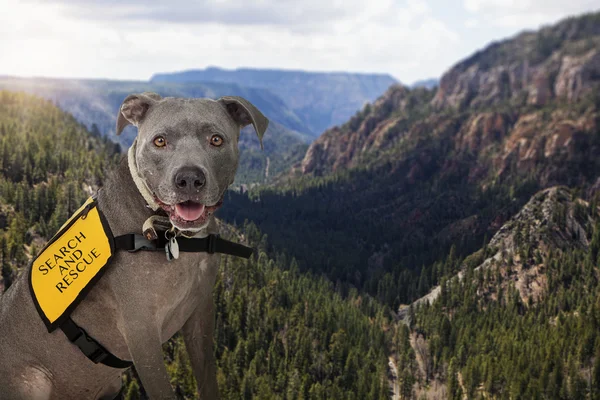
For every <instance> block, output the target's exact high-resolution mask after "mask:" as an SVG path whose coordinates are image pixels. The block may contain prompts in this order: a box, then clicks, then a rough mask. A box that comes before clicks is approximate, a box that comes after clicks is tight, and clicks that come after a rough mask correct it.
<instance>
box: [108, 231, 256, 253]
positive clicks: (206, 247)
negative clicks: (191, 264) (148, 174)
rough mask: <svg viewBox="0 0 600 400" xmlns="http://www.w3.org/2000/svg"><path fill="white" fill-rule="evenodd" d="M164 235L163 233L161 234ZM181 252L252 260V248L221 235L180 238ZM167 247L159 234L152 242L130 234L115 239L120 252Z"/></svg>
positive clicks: (155, 249)
mask: <svg viewBox="0 0 600 400" xmlns="http://www.w3.org/2000/svg"><path fill="white" fill-rule="evenodd" d="M161 233H162V232H161ZM177 243H178V244H179V251H182V252H186V253H208V254H213V253H222V254H229V255H232V256H237V257H243V258H250V256H251V255H252V252H253V250H252V248H250V247H247V246H244V245H242V244H239V243H235V242H231V241H229V240H225V239H223V238H221V237H220V236H219V235H213V234H211V235H208V236H207V237H205V238H186V237H178V238H177ZM166 245H167V239H166V238H165V235H164V234H159V235H158V239H157V240H155V241H150V240H148V239H146V238H145V237H144V236H142V235H137V234H134V233H128V234H126V235H121V236H117V237H115V247H116V248H117V249H119V250H127V251H132V252H133V251H138V250H146V251H160V250H164V248H165V246H166Z"/></svg>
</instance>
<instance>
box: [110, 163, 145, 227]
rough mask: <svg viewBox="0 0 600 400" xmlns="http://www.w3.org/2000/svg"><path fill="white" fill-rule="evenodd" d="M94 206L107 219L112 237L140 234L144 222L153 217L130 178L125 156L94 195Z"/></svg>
mask: <svg viewBox="0 0 600 400" xmlns="http://www.w3.org/2000/svg"><path fill="white" fill-rule="evenodd" d="M98 204H99V206H100V209H101V210H102V212H103V213H104V215H105V216H106V218H107V219H108V223H109V225H110V227H111V229H112V231H113V234H114V235H115V236H118V235H123V234H126V233H140V234H141V233H142V232H141V230H142V225H143V224H144V221H146V219H148V218H149V217H150V216H152V215H153V214H154V211H153V210H152V208H149V207H148V205H147V202H146V200H145V199H144V197H143V196H142V194H141V193H140V191H139V190H138V189H137V187H136V184H135V182H134V180H133V178H132V176H131V172H130V170H129V164H128V160H127V156H123V157H122V158H121V160H120V162H119V165H118V166H117V168H116V169H115V170H113V171H112V173H111V174H110V175H109V176H108V178H107V179H106V182H105V183H104V187H103V188H102V189H100V190H99V191H98Z"/></svg>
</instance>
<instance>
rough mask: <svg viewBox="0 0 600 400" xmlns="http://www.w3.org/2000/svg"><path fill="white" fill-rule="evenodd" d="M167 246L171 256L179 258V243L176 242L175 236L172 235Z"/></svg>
mask: <svg viewBox="0 0 600 400" xmlns="http://www.w3.org/2000/svg"><path fill="white" fill-rule="evenodd" d="M168 247H169V253H171V254H170V255H171V257H172V258H173V259H175V260H177V259H178V258H179V243H177V239H176V238H175V237H172V238H171V240H169V246H168Z"/></svg>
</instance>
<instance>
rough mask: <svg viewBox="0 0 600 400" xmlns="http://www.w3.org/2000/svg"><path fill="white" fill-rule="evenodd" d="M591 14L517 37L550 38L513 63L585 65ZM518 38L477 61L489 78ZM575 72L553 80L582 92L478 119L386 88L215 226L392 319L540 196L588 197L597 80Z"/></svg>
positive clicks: (434, 98) (592, 181)
mask: <svg viewBox="0 0 600 400" xmlns="http://www.w3.org/2000/svg"><path fill="white" fill-rule="evenodd" d="M599 15H600V13H598V14H591V15H584V16H582V17H580V18H572V19H568V20H566V21H563V22H561V23H558V24H557V25H555V26H553V27H548V28H544V29H542V30H541V31H540V32H538V33H536V34H532V33H528V34H526V35H528V37H538V36H539V37H546V36H548V35H550V36H552V35H558V36H557V37H560V38H562V41H560V42H555V43H554V46H555V50H553V51H551V52H550V51H547V52H546V53H544V54H547V57H546V58H543V59H541V58H539V56H537V54H538V50H537V47H535V46H534V47H527V48H524V49H522V50H521V51H520V53H519V54H522V56H523V57H528V58H530V59H531V60H536V63H535V64H534V63H533V61H532V62H531V65H538V64H544V65H545V63H547V62H550V60H558V61H559V62H560V64H561V65H571V64H569V60H575V58H573V57H574V55H573V53H569V52H565V51H566V50H565V49H570V48H579V47H578V46H580V45H582V43H583V44H585V45H586V46H589V44H592V45H593V46H595V47H593V48H591V47H585V49H586V50H585V54H596V52H598V51H599V50H600V42H599V41H598V38H599V36H593V35H591V33H593V32H595V31H594V29H595V28H594V27H595V26H597V24H594V23H593V22H594V21H597V20H598V18H599ZM565 27H568V29H567V28H565ZM565 29H566V31H568V33H569V34H568V35H567V36H564V35H562V33H561V32H564V31H565ZM532 35H533V36H532ZM536 35H538V36H536ZM522 37H523V36H518V37H517V38H515V39H512V40H509V41H507V42H502V43H503V45H502V46H498V45H492V46H490V47H489V48H487V49H486V50H484V51H483V52H482V53H480V56H479V57H483V55H485V57H486V59H489V60H495V62H496V64H494V65H490V66H488V68H489V69H494V68H496V69H501V68H502V65H504V64H503V62H504V61H503V60H504V59H505V58H504V56H503V54H504V52H500V53H498V52H499V51H500V50H502V49H504V48H505V47H507V46H508V48H512V47H510V46H513V47H515V48H517V47H518V46H519V43H520V40H521V38H522ZM552 37H553V36H552ZM582 37H584V38H585V39H581V38H582ZM540 40H541V39H540ZM582 40H583V41H582ZM512 53H517V51H516V50H514V51H513V52H512ZM535 57H538V58H535ZM507 60H508V61H507V62H508V63H510V62H512V61H511V60H512V58H508V59H507ZM463 64H464V62H462V63H459V64H458V65H457V67H454V68H453V69H451V70H450V72H448V73H447V74H444V77H443V78H442V81H444V79H446V81H447V79H448V78H446V77H447V76H454V75H453V74H454V72H453V71H456V70H460V68H461V67H460V66H461V65H463ZM574 65H575V66H574V67H573V69H572V70H571V72H567V71H564V74H569V73H570V74H572V75H573V76H579V77H580V81H581V85H582V86H581V87H582V88H583V89H582V90H581V91H579V92H578V93H579V94H578V95H577V96H572V97H570V98H568V97H556V96H555V97H549V98H548V101H547V102H545V103H544V104H540V103H536V102H533V103H532V102H529V101H527V99H524V100H523V99H521V100H519V99H517V98H515V99H514V100H510V101H506V98H504V97H502V96H501V95H500V94H498V97H497V98H496V99H495V100H494V101H492V102H489V103H485V104H486V105H485V106H484V105H483V104H482V105H481V107H479V106H475V105H472V106H469V107H466V108H460V107H453V106H451V105H444V106H441V105H440V103H439V100H438V99H440V98H445V97H444V96H442V94H443V93H444V90H445V89H444V85H443V84H440V88H438V89H437V90H428V89H425V88H416V89H409V88H406V87H404V86H401V85H395V86H392V87H391V88H390V89H389V90H388V91H387V92H386V93H385V94H384V95H383V96H381V97H380V98H379V99H377V100H376V101H375V102H374V103H373V104H367V105H366V106H365V107H363V109H362V110H360V111H359V112H358V113H357V114H355V115H354V116H353V117H352V118H350V120H349V121H348V122H346V123H345V124H342V125H341V126H338V127H334V128H331V129H329V130H327V131H326V132H324V133H323V135H321V137H319V138H318V139H316V140H315V141H314V142H313V143H311V145H310V146H309V149H308V151H307V152H306V155H305V156H304V159H303V160H302V161H301V162H299V163H297V164H296V165H294V167H293V168H292V169H291V170H290V171H289V172H288V173H287V174H284V175H282V176H281V177H279V178H278V179H277V180H276V181H275V183H274V184H273V185H272V186H271V187H262V188H257V189H255V190H251V191H250V192H249V193H248V194H246V193H235V192H232V193H230V198H231V203H232V206H231V207H229V208H228V210H227V211H226V212H225V213H224V214H223V217H224V218H225V219H226V220H228V221H230V222H236V221H239V222H241V221H244V220H245V219H249V220H252V221H255V222H256V223H257V224H258V225H260V226H261V229H262V230H263V232H264V233H266V234H267V235H268V236H269V239H270V242H271V243H272V244H273V246H274V247H276V248H279V249H286V251H288V252H289V253H290V254H291V255H293V256H294V257H296V258H297V259H298V263H299V265H300V267H301V268H303V269H306V270H311V271H314V272H315V273H323V274H325V275H326V276H327V277H329V278H330V279H332V280H333V281H336V282H339V284H340V287H342V288H344V287H348V288H349V287H352V286H355V287H358V288H360V289H363V290H365V291H367V292H368V293H370V294H372V295H374V296H376V297H377V298H378V299H379V300H380V301H382V302H384V303H386V304H389V305H390V306H394V307H395V306H397V305H398V304H400V303H408V302H410V301H412V300H414V299H415V298H417V297H420V296H422V295H425V294H426V293H427V292H428V290H429V288H430V287H431V286H432V285H435V284H437V283H439V280H440V278H441V277H442V276H444V275H446V273H447V272H448V271H444V270H443V269H442V268H443V261H444V260H445V259H446V258H447V257H448V255H449V254H450V253H452V254H453V258H455V259H460V258H461V257H465V256H467V255H468V254H471V253H472V252H474V251H476V250H477V249H479V248H480V247H481V246H482V244H483V243H484V242H486V241H487V240H488V238H490V237H492V236H493V235H494V234H495V233H496V232H497V230H498V229H499V228H500V227H501V226H502V225H503V223H504V222H506V221H507V220H508V219H509V218H510V217H511V216H513V215H514V214H515V213H517V212H518V211H519V210H520V208H521V207H522V206H524V205H525V204H526V203H527V201H528V200H529V199H530V198H531V196H533V195H534V194H535V193H536V192H538V191H539V190H542V189H544V188H548V187H551V186H556V185H566V186H569V187H572V188H577V189H578V190H580V191H581V193H585V194H586V196H589V197H591V196H592V195H593V193H594V191H597V188H598V187H600V159H599V158H598V154H600V134H599V130H600V126H599V122H600V97H599V96H598V95H597V93H598V92H597V91H594V90H588V89H585V88H588V87H590V88H594V87H597V85H598V83H599V82H600V75H598V74H594V73H587V72H586V73H582V74H580V75H577V74H578V71H582V70H583V71H588V70H589V68H591V67H589V66H588V67H585V68H579V67H577V65H580V64H577V63H576V64H574ZM457 68H458V69H457ZM565 68H567V67H563V69H565ZM586 68H588V69H586ZM578 79H579V78H578ZM578 82H579V81H578ZM440 93H442V94H440ZM511 99H512V98H511ZM346 285H347V286H346Z"/></svg>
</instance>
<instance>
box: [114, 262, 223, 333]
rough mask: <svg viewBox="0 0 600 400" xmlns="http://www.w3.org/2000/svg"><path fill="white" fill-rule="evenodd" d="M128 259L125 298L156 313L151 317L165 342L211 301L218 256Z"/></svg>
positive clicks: (141, 307)
mask: <svg viewBox="0 0 600 400" xmlns="http://www.w3.org/2000/svg"><path fill="white" fill-rule="evenodd" d="M126 258H127V260H123V261H124V262H125V263H126V264H128V265H129V266H130V267H127V268H125V271H126V272H125V271H124V272H125V276H123V278H124V279H125V280H126V281H127V282H129V283H128V285H127V286H129V288H123V289H125V295H127V296H130V300H129V301H133V302H138V303H140V304H139V309H147V310H151V311H150V312H152V313H154V315H152V316H148V317H149V318H154V319H156V321H157V322H158V323H159V324H160V326H161V327H162V329H161V330H162V333H163V335H162V336H163V338H165V340H166V339H168V338H169V337H171V336H172V335H173V334H175V333H176V332H177V331H178V330H179V329H181V327H182V326H183V324H184V323H185V321H187V319H188V318H189V316H190V315H191V314H192V312H193V311H194V309H195V308H196V307H197V306H198V304H200V303H201V302H204V301H212V289H213V286H214V283H215V279H216V275H217V270H218V265H219V258H220V256H219V255H218V254H210V255H209V254H206V253H181V254H180V256H179V258H178V259H176V260H172V261H167V259H166V257H165V256H164V254H159V253H150V252H146V253H134V254H127V257H126ZM132 285H133V287H131V286H132ZM127 292H128V293H127Z"/></svg>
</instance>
